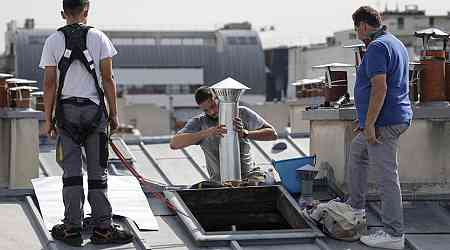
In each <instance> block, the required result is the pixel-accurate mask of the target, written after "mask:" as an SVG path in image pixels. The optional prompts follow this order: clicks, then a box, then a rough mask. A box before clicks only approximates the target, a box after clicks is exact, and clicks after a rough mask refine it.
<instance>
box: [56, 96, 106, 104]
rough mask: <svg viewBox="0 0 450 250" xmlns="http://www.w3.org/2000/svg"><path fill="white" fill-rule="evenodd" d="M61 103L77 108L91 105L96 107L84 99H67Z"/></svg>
mask: <svg viewBox="0 0 450 250" xmlns="http://www.w3.org/2000/svg"><path fill="white" fill-rule="evenodd" d="M61 103H63V104H73V105H77V106H85V105H92V104H94V105H97V104H96V103H95V102H93V101H92V100H91V99H89V98H84V97H69V98H67V99H62V100H61Z"/></svg>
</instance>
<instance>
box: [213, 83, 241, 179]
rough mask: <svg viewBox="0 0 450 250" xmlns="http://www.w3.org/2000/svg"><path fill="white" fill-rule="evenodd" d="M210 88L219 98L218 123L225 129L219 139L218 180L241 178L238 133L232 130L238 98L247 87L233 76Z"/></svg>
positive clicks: (237, 111) (236, 112) (237, 112)
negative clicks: (224, 132)
mask: <svg viewBox="0 0 450 250" xmlns="http://www.w3.org/2000/svg"><path fill="white" fill-rule="evenodd" d="M211 89H212V90H213V92H214V94H215V95H216V97H217V98H218V99H219V124H223V125H225V126H226V129H227V134H226V135H225V136H224V137H222V138H221V139H220V148H219V155H220V156H219V158H220V180H221V182H222V183H223V182H225V181H231V180H241V179H242V177H241V160H240V158H241V157H240V150H239V138H238V136H239V135H238V134H237V133H236V131H235V130H234V127H233V119H234V118H235V117H237V116H238V115H239V109H238V103H239V98H240V97H241V95H242V94H243V93H244V92H245V90H248V89H249V88H248V87H247V86H245V85H243V84H242V83H240V82H238V81H236V80H234V79H233V78H227V79H225V80H223V81H221V82H219V83H217V84H215V85H214V86H212V87H211Z"/></svg>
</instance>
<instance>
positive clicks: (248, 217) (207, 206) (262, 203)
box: [177, 186, 310, 233]
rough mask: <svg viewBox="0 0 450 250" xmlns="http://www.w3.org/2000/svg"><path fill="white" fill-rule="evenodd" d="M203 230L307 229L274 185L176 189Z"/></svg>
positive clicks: (305, 224)
mask: <svg viewBox="0 0 450 250" xmlns="http://www.w3.org/2000/svg"><path fill="white" fill-rule="evenodd" d="M177 193H178V194H179V196H180V197H181V199H182V200H183V202H184V204H185V205H186V207H187V208H188V209H189V210H190V212H191V214H192V215H193V216H194V217H195V219H196V220H197V222H198V223H199V224H200V226H201V227H202V228H203V230H204V231H205V232H206V233H210V232H224V231H231V232H234V231H237V232H241V231H254V230H295V229H310V226H309V225H308V224H307V223H306V222H305V220H304V219H303V217H302V216H301V215H300V213H298V211H297V210H296V208H295V207H294V206H293V205H292V204H291V202H290V201H289V200H288V198H287V197H286V196H285V194H284V193H283V192H282V190H281V189H280V188H278V187H276V186H275V187H249V188H221V189H205V190H183V191H178V192H177Z"/></svg>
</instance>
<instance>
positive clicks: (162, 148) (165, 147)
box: [145, 143, 186, 160]
mask: <svg viewBox="0 0 450 250" xmlns="http://www.w3.org/2000/svg"><path fill="white" fill-rule="evenodd" d="M145 147H146V148H147V149H148V151H149V152H150V153H151V155H152V157H153V158H154V159H155V160H158V159H176V158H181V159H183V158H186V155H185V154H183V151H181V150H172V149H170V147H169V144H168V143H164V144H147V145H145Z"/></svg>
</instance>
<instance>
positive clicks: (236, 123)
mask: <svg viewBox="0 0 450 250" xmlns="http://www.w3.org/2000/svg"><path fill="white" fill-rule="evenodd" d="M233 127H234V130H235V131H236V132H237V133H238V134H239V138H245V137H246V136H247V135H248V130H246V129H245V128H244V123H243V122H242V120H241V118H239V117H235V118H234V119H233Z"/></svg>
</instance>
